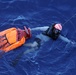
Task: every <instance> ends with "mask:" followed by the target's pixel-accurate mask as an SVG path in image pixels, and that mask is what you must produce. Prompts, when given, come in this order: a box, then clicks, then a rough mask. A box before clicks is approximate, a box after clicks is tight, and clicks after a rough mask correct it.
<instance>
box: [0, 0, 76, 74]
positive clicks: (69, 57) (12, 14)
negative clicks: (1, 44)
mask: <svg viewBox="0 0 76 75" xmlns="http://www.w3.org/2000/svg"><path fill="white" fill-rule="evenodd" d="M52 23H61V24H62V26H63V30H62V33H61V35H63V36H65V37H66V38H68V39H70V40H71V41H73V42H75V41H76V29H75V28H76V1H75V0H0V31H2V30H4V29H7V28H10V27H17V28H22V29H23V26H27V27H30V28H34V27H39V26H50V25H52ZM40 33H41V32H38V31H35V32H32V37H31V38H30V39H29V40H27V41H26V43H28V42H33V41H34V39H35V37H36V35H38V34H40ZM27 49H30V48H29V47H25V46H21V47H19V48H17V49H15V50H13V51H10V52H8V53H5V54H4V55H3V56H2V58H0V75H76V46H75V45H74V46H73V45H72V44H70V43H66V42H64V41H63V40H61V39H57V40H56V41H53V40H52V39H50V40H49V41H48V42H46V43H44V44H43V45H42V46H41V47H40V48H39V49H37V50H35V51H33V52H29V53H27V54H22V57H21V58H20V60H19V61H18V62H17V63H16V65H15V66H14V65H11V63H12V62H13V61H15V60H14V59H16V57H17V56H18V55H19V54H20V53H21V52H23V51H26V50H27Z"/></svg>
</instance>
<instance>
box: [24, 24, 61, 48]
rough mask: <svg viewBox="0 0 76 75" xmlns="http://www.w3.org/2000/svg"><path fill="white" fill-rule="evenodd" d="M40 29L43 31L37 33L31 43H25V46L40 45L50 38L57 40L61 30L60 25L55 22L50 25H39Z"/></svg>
mask: <svg viewBox="0 0 76 75" xmlns="http://www.w3.org/2000/svg"><path fill="white" fill-rule="evenodd" d="M40 30H41V31H43V33H41V34H39V35H37V36H36V38H35V41H34V42H33V43H28V44H25V46H30V47H32V48H34V47H40V45H41V44H42V42H46V41H48V40H49V39H50V38H52V39H53V40H57V38H58V37H59V35H60V33H61V31H62V25H61V24H60V23H55V24H53V25H51V26H50V27H41V29H40Z"/></svg>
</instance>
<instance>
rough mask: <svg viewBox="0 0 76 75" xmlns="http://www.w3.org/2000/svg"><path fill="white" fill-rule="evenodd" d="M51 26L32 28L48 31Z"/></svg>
mask: <svg viewBox="0 0 76 75" xmlns="http://www.w3.org/2000/svg"><path fill="white" fill-rule="evenodd" d="M48 28H49V26H43V27H36V28H32V29H31V30H32V31H34V30H35V31H36V30H41V31H46V30H47V29H48Z"/></svg>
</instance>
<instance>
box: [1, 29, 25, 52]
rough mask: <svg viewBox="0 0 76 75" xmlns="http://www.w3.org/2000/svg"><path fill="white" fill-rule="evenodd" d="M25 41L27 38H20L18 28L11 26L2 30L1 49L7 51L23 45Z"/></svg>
mask: <svg viewBox="0 0 76 75" xmlns="http://www.w3.org/2000/svg"><path fill="white" fill-rule="evenodd" d="M25 41H26V38H25V37H24V36H23V37H22V38H21V39H20V40H18V31H17V29H16V28H9V29H7V30H4V31H2V32H0V50H3V51H5V52H8V51H10V50H13V49H15V48H17V47H19V46H21V45H22V44H24V43H25Z"/></svg>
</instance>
